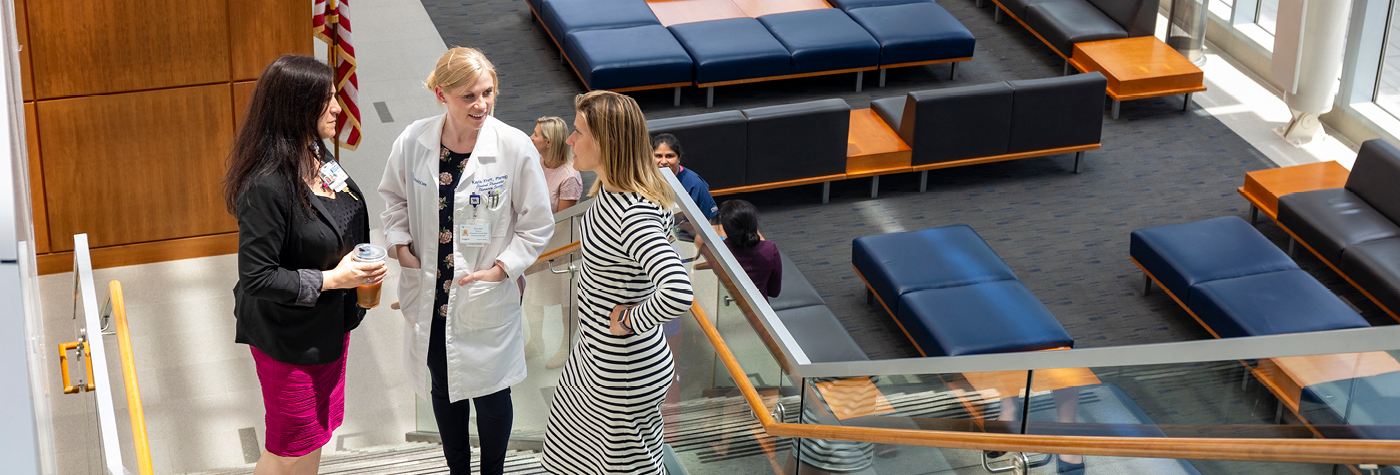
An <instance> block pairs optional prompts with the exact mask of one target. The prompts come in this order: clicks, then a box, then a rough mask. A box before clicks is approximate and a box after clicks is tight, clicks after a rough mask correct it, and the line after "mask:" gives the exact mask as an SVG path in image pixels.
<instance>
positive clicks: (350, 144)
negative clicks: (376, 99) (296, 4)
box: [311, 0, 360, 150]
mask: <svg viewBox="0 0 1400 475" xmlns="http://www.w3.org/2000/svg"><path fill="white" fill-rule="evenodd" d="M347 2H348V0H314V3H312V7H311V8H312V10H311V12H312V17H311V32H312V33H313V34H315V35H316V37H317V38H320V39H321V41H325V42H326V44H327V45H330V47H331V48H333V50H332V51H331V57H332V58H334V61H335V64H333V65H332V66H334V67H335V90H336V93H335V95H336V99H338V100H340V109H341V111H340V117H338V118H337V119H336V124H337V127H339V128H338V129H337V130H336V141H337V142H338V143H339V144H340V146H341V147H345V148H347V149H350V150H354V149H355V147H358V146H359V145H360V105H359V96H360V81H359V79H357V78H356V77H355V47H354V46H352V45H351V44H350V17H349V15H348V11H349V5H347ZM346 126H349V127H346Z"/></svg>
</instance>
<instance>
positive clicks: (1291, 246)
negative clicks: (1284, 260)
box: [1288, 236, 1298, 257]
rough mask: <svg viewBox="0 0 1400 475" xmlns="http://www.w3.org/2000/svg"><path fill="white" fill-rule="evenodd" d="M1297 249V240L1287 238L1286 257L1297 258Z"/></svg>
mask: <svg viewBox="0 0 1400 475" xmlns="http://www.w3.org/2000/svg"><path fill="white" fill-rule="evenodd" d="M1297 247H1298V240H1297V239H1293V238H1292V237H1291V236H1290V237H1289V238H1288V257H1298V253H1297V252H1296V251H1297V249H1296V248H1297Z"/></svg>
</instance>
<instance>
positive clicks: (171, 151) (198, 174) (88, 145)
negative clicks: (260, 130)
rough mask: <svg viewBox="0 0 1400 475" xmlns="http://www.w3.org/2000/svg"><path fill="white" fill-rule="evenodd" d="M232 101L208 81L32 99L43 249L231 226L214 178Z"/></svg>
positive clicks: (220, 166)
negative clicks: (43, 210)
mask: <svg viewBox="0 0 1400 475" xmlns="http://www.w3.org/2000/svg"><path fill="white" fill-rule="evenodd" d="M232 100H233V99H232V97H231V93H230V87H229V85H228V84H217V85H210V86H198V87H188V88H179V89H167V90H159V91H147V92H133V93H127V94H115V95H108V96H97V97H82V98H74V99H63V100H56V101H43V102H40V103H39V106H38V123H39V140H40V141H41V143H42V144H43V152H44V163H43V165H44V167H43V168H44V169H43V174H44V184H45V190H46V196H47V198H48V199H47V203H46V204H47V206H48V213H49V230H50V231H49V235H50V237H51V240H50V248H51V249H52V250H53V251H67V250H71V249H72V248H73V238H72V235H73V234H76V233H88V235H89V236H88V239H89V242H90V243H91V245H92V247H102V246H113V245H122V244H132V243H139V242H148V241H156V240H163V239H175V238H186V237H193V236H203V235H209V234H217V233H226V232H233V231H237V224H236V223H235V221H234V219H233V217H232V216H230V215H229V214H228V213H227V212H225V211H224V206H223V199H222V197H221V188H220V185H219V182H220V180H222V179H223V173H224V167H225V160H226V157H227V155H228V146H229V143H231V142H232V140H233V111H232V110H231V108H232Z"/></svg>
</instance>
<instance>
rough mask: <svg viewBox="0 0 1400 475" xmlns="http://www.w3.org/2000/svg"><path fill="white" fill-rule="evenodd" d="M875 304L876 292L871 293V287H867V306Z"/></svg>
mask: <svg viewBox="0 0 1400 475" xmlns="http://www.w3.org/2000/svg"><path fill="white" fill-rule="evenodd" d="M873 303H875V292H871V291H870V287H866V288H865V304H866V305H870V304H873Z"/></svg>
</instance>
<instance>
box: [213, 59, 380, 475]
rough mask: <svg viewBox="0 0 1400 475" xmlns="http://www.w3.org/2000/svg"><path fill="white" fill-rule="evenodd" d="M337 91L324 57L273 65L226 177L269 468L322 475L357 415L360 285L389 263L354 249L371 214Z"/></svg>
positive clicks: (242, 319) (241, 308)
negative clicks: (340, 143)
mask: <svg viewBox="0 0 1400 475" xmlns="http://www.w3.org/2000/svg"><path fill="white" fill-rule="evenodd" d="M334 93H335V89H334V86H333V76H332V72H331V68H330V67H329V66H326V65H325V64H324V63H321V62H320V61H317V60H315V59H313V58H310V57H306V56H292V55H287V56H283V57H280V58H277V59H276V60H274V61H273V62H272V63H271V64H269V65H267V68H266V69H264V70H263V73H262V75H261V76H259V77H258V83H257V86H256V88H255V89H254V90H253V97H252V100H251V101H250V102H249V104H248V111H247V112H248V113H247V114H246V118H245V119H244V122H243V124H242V126H241V127H240V128H239V130H238V135H237V137H236V138H235V140H234V143H233V150H232V152H231V153H230V154H229V167H228V172H227V174H226V175H225V176H224V183H223V185H224V203H225V206H227V207H228V210H229V211H230V212H231V213H233V214H234V216H236V217H237V218H238V284H237V285H235V286H234V288H233V296H234V310H233V313H234V316H235V317H237V318H238V324H237V336H236V337H235V340H234V341H236V342H238V343H244V344H247V345H249V346H250V347H251V350H250V351H251V352H252V354H253V361H254V364H255V365H256V367H257V371H258V381H259V382H260V383H261V385H262V393H263V405H264V409H265V410H266V422H267V433H266V437H265V440H266V441H267V444H266V450H265V451H264V452H263V454H262V457H261V458H260V459H258V464H257V467H256V468H255V469H254V473H256V474H258V475H268V474H297V475H301V474H314V473H316V471H317V466H318V465H319V464H320V460H321V447H322V446H324V445H325V444H326V442H329V441H330V438H331V433H332V432H333V431H334V430H335V429H336V428H337V427H339V426H340V423H341V420H342V419H343V417H344V414H345V354H346V346H347V345H348V344H349V342H350V330H352V329H354V328H355V327H356V326H358V325H359V324H360V320H362V319H363V318H364V315H365V310H364V309H363V308H360V307H359V306H357V305H356V302H357V300H356V297H355V287H357V286H362V285H375V284H379V283H380V282H382V281H383V279H384V275H385V272H386V271H387V269H386V267H385V265H384V262H383V261H380V262H377V263H358V262H354V261H353V260H352V259H351V256H350V254H351V253H350V251H351V250H352V249H354V248H355V246H356V245H357V244H360V243H366V242H369V216H368V214H367V212H366V210H365V204H364V201H362V200H361V199H360V196H361V195H360V188H359V186H358V185H356V184H355V180H353V179H351V178H350V177H349V175H348V174H345V173H344V171H343V170H342V169H341V168H340V166H339V164H337V163H336V162H335V161H334V160H333V159H332V158H331V157H330V155H329V154H328V153H326V147H325V145H324V144H323V143H322V141H323V140H324V139H327V138H331V137H334V136H335V132H336V130H335V120H336V115H338V114H339V113H340V107H339V105H338V104H336V102H335V100H334V98H333V96H334Z"/></svg>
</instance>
